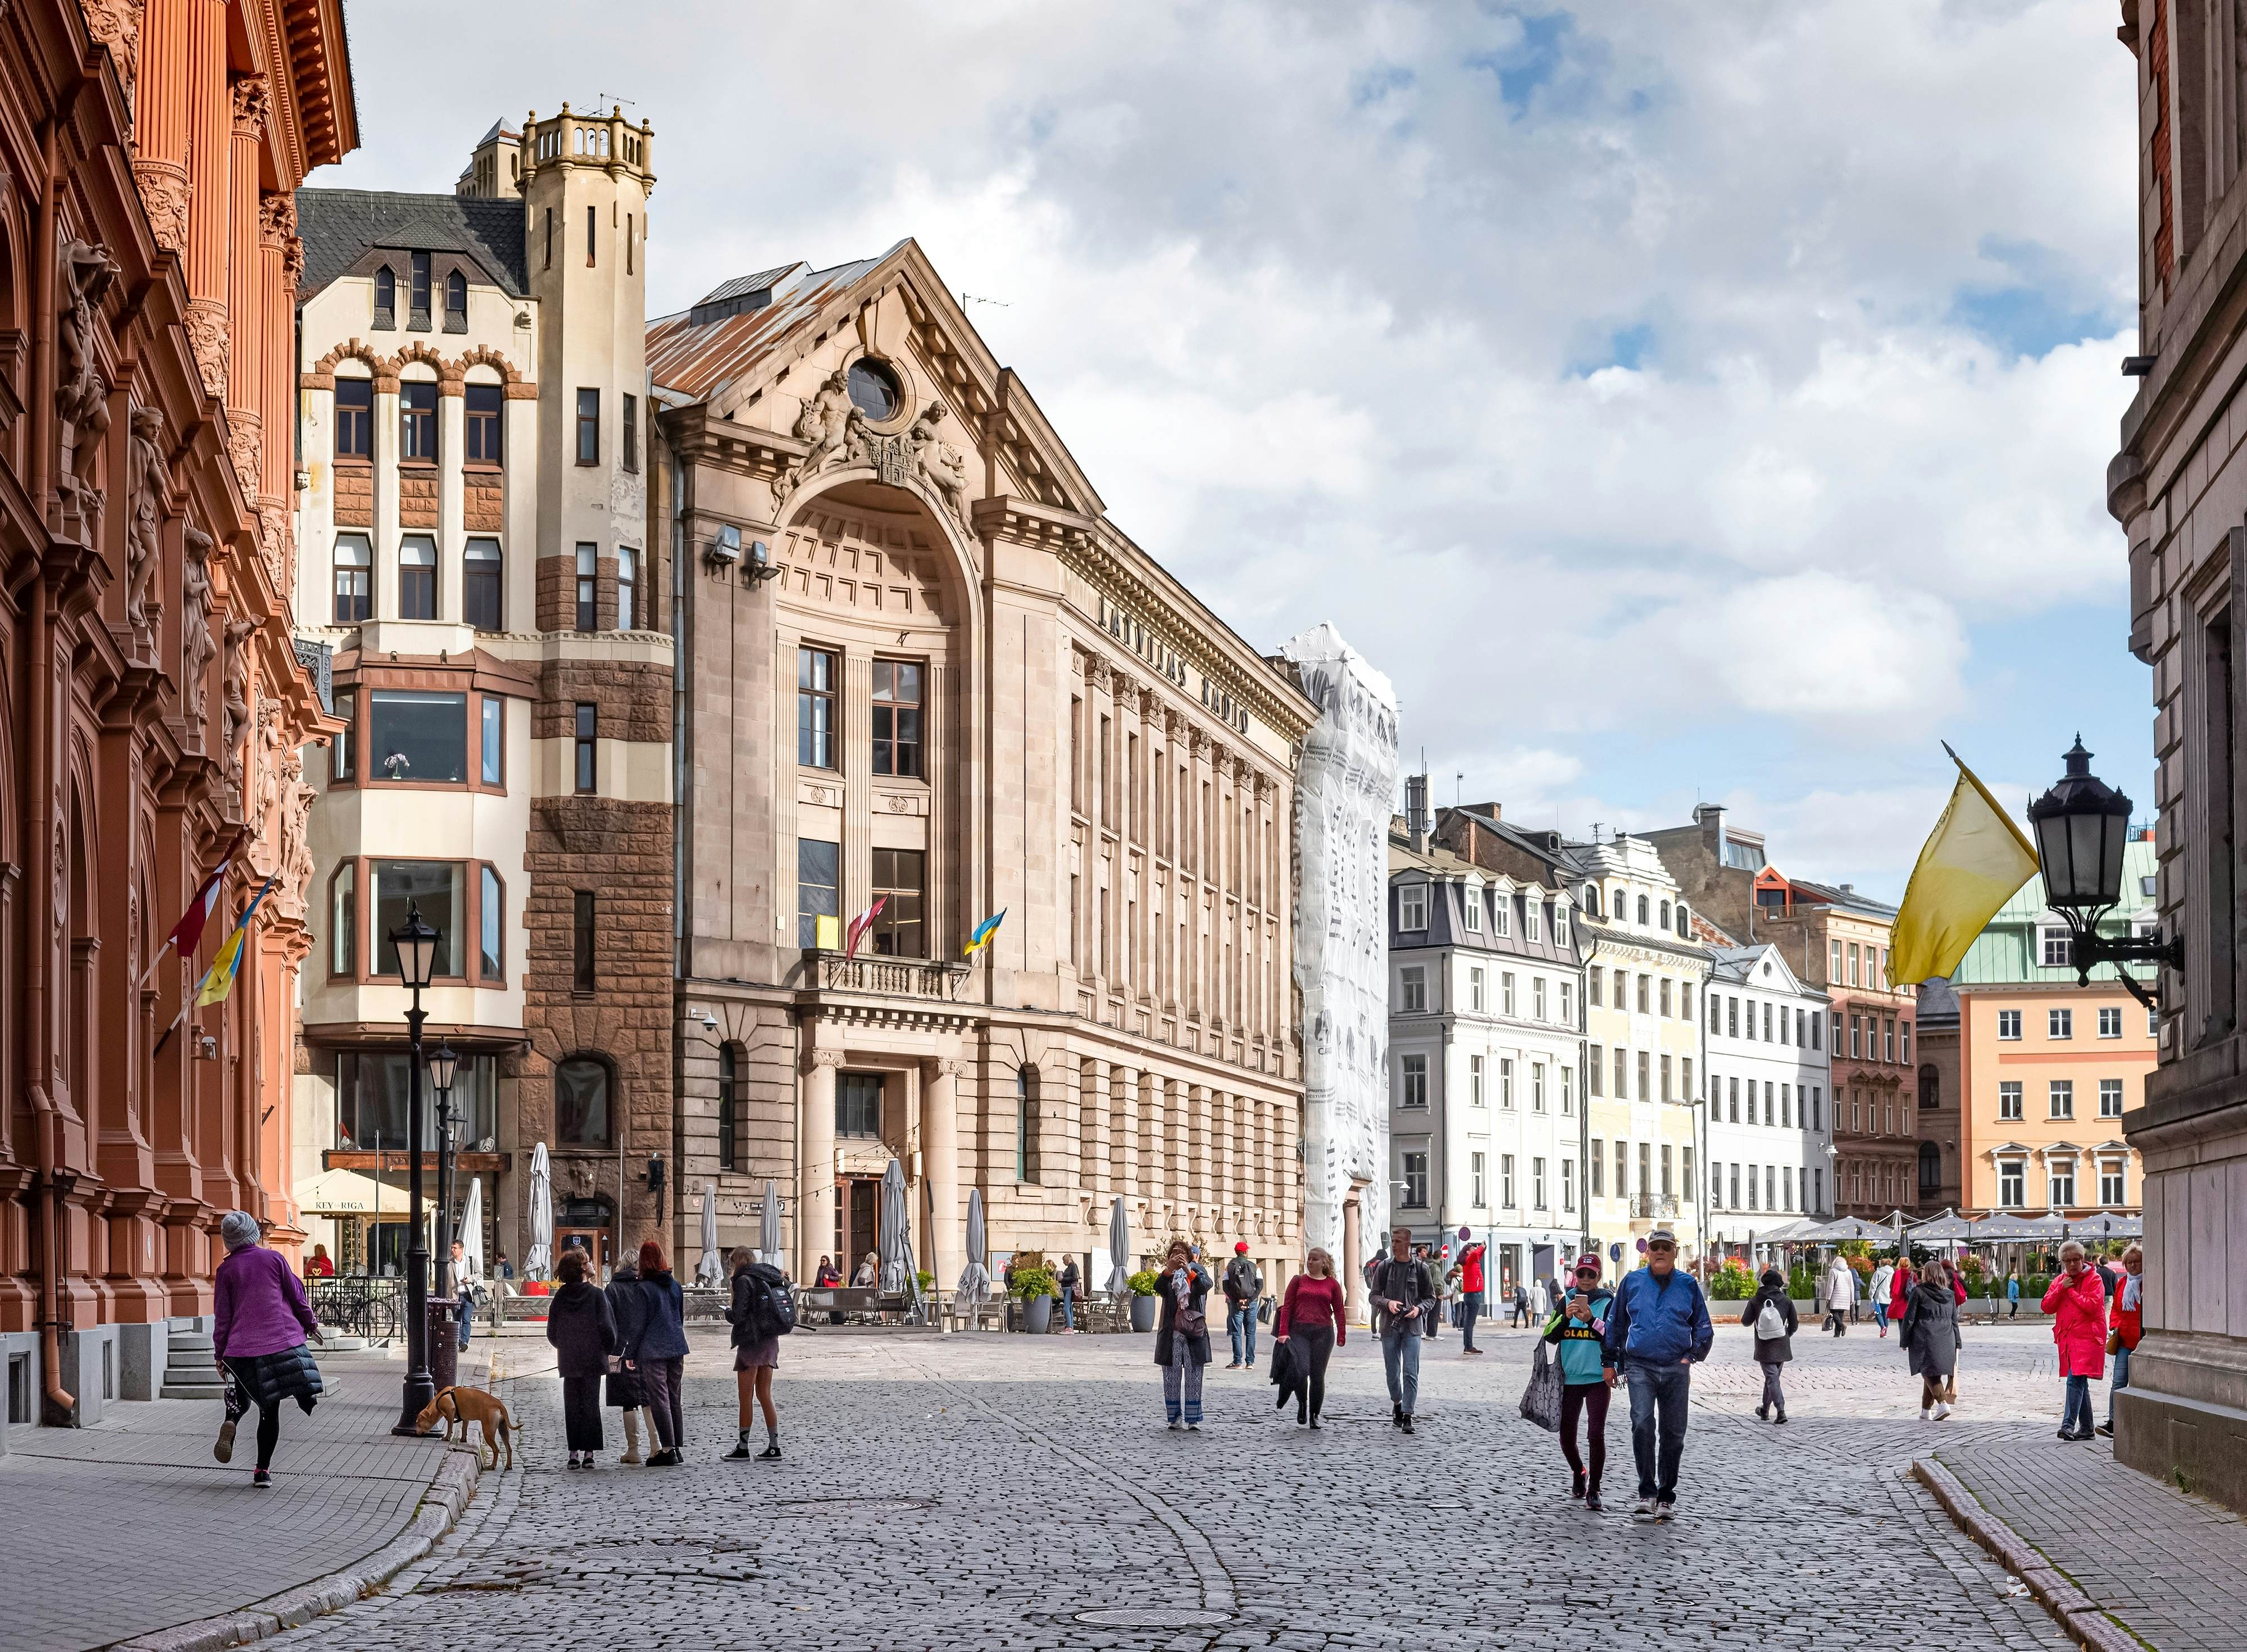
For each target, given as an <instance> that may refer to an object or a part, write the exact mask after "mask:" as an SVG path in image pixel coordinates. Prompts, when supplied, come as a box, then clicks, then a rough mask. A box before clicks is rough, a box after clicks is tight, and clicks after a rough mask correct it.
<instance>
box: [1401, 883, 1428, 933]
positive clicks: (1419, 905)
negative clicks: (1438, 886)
mask: <svg viewBox="0 0 2247 1652" xmlns="http://www.w3.org/2000/svg"><path fill="white" fill-rule="evenodd" d="M1427 927H1428V886H1427V885H1426V884H1405V885H1404V887H1403V888H1401V889H1399V890H1398V891H1397V928H1399V929H1418V930H1424V929H1425V928H1427Z"/></svg>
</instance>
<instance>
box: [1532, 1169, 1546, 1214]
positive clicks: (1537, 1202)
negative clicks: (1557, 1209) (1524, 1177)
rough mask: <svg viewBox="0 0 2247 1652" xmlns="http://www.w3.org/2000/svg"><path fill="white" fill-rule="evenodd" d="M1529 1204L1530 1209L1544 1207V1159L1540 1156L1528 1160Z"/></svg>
mask: <svg viewBox="0 0 2247 1652" xmlns="http://www.w3.org/2000/svg"><path fill="white" fill-rule="evenodd" d="M1529 1205H1530V1208H1531V1209H1532V1210H1539V1211H1541V1210H1543V1209H1544V1208H1545V1161H1544V1160H1543V1159H1542V1158H1541V1157H1540V1158H1533V1159H1531V1160H1530V1161H1529Z"/></svg>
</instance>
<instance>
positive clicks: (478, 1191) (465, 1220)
mask: <svg viewBox="0 0 2247 1652" xmlns="http://www.w3.org/2000/svg"><path fill="white" fill-rule="evenodd" d="M454 1237H455V1238H457V1239H459V1240H460V1241H461V1261H462V1262H464V1263H466V1264H467V1266H468V1277H469V1278H470V1279H475V1280H480V1279H481V1278H483V1276H484V1178H482V1177H481V1176H471V1177H470V1178H468V1198H465V1199H463V1200H461V1231H460V1232H459V1233H457V1234H456V1235H454Z"/></svg>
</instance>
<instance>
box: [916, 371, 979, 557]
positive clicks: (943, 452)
mask: <svg viewBox="0 0 2247 1652" xmlns="http://www.w3.org/2000/svg"><path fill="white" fill-rule="evenodd" d="M943 418H944V404H943V403H942V402H940V401H932V402H931V403H929V404H928V406H927V407H926V408H925V410H924V411H923V412H922V413H921V416H920V417H919V418H918V419H916V420H913V423H912V429H910V430H908V431H906V432H905V437H904V440H905V445H906V446H907V447H910V448H911V449H912V458H913V463H914V465H915V466H916V467H917V468H919V472H920V475H921V479H922V480H923V481H925V482H926V483H927V484H928V486H929V488H930V489H931V490H932V491H933V492H934V493H935V495H936V496H937V497H938V498H939V500H941V501H942V502H943V503H944V508H945V509H946V510H948V511H950V512H951V513H952V519H953V521H954V522H957V523H959V525H960V532H962V533H963V534H972V529H969V527H968V524H967V461H966V459H964V458H963V457H962V456H961V455H960V449H958V448H957V447H953V445H952V444H951V443H950V442H949V441H947V440H945V436H944V432H943V430H942V428H941V427H940V421H941V420H943Z"/></svg>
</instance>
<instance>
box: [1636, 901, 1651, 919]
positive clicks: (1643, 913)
mask: <svg viewBox="0 0 2247 1652" xmlns="http://www.w3.org/2000/svg"><path fill="white" fill-rule="evenodd" d="M1648 907H1649V902H1648V900H1647V898H1646V897H1645V896H1643V895H1641V896H1640V897H1639V898H1638V921H1639V922H1640V923H1642V924H1643V923H1646V922H1648V921H1649V918H1648Z"/></svg>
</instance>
